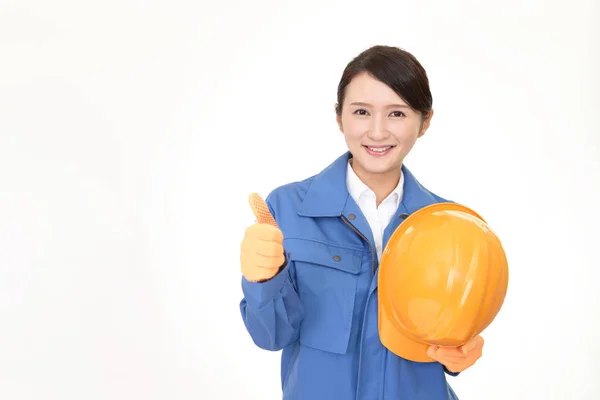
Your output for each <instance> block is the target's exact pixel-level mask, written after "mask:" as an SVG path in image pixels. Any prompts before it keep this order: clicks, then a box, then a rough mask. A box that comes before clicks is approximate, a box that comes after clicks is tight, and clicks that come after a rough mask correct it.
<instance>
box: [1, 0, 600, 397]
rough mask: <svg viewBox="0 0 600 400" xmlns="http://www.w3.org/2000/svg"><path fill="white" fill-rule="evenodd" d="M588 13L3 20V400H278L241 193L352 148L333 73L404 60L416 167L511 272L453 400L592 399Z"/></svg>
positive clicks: (193, 13)
mask: <svg viewBox="0 0 600 400" xmlns="http://www.w3.org/2000/svg"><path fill="white" fill-rule="evenodd" d="M599 13H600V5H599V3H598V2H597V1H593V0H589V1H585V0H571V1H564V0H563V1H542V0H539V1H531V0H529V1H516V0H513V1H503V2H495V3H490V2H476V1H460V2H444V1H442V0H438V1H419V2H417V1H411V2H406V1H387V2H386V1H368V2H367V1H360V2H359V1H337V2H336V1H333V0H328V1H323V2H317V1H312V2H311V1H302V2H300V1H297V2H281V1H274V0H271V1H267V0H262V1H252V2H244V1H241V0H238V1H228V2H216V1H214V2H208V1H206V0H200V1H191V0H188V1H185V0H179V1H163V2H159V1H144V2H142V1H133V0H118V1H117V0H105V1H102V2H100V1H97V2H89V1H85V2H84V1H67V0H57V1H38V2H34V1H23V0H19V1H17V0H15V1H9V2H6V1H2V2H0V398H1V399H6V400H24V399H36V400H38V399H44V400H54V399H61V400H75V399H77V400H83V399H85V400H93V399H107V400H121V399H145V400H155V399H161V400H163V399H164V400H167V399H169V400H171V399H174V400H188V399H211V400H212V399H259V400H265V399H277V398H280V396H281V394H280V382H279V353H269V352H266V351H262V350H259V349H257V348H256V347H255V346H254V345H253V343H252V341H251V340H250V338H249V336H248V334H247V332H246V331H245V328H244V326H243V323H242V319H241V317H240V312H239V308H238V305H239V301H240V299H241V288H240V274H239V262H238V260H239V242H240V240H241V238H242V235H243V232H244V230H245V228H246V226H247V225H248V224H250V223H252V222H254V218H253V216H252V214H251V212H250V209H249V207H248V206H247V195H248V193H249V192H251V191H258V192H259V193H261V194H263V195H265V196H266V195H267V194H268V192H269V191H270V190H272V189H273V188H274V187H276V186H278V185H280V184H283V183H286V182H289V181H294V180H298V179H303V178H305V177H307V176H309V175H312V174H314V173H317V172H319V171H320V170H321V169H322V168H323V167H325V166H326V165H328V164H329V163H330V162H331V161H333V159H335V158H336V157H338V156H339V155H340V154H341V153H342V152H343V151H345V146H344V142H343V137H342V135H341V134H340V133H339V131H338V130H337V127H336V125H335V119H334V118H335V116H334V109H333V105H334V102H335V93H336V88H337V83H338V80H339V78H340V75H341V73H342V70H343V68H344V66H345V65H346V63H347V62H348V61H349V60H350V59H351V58H352V57H354V56H355V55H356V54H358V53H359V52H360V51H362V50H364V49H365V48H367V47H368V46H371V45H373V44H389V45H394V46H400V47H403V48H405V49H407V50H409V51H411V52H412V53H414V54H415V55H416V56H417V58H419V60H420V61H421V62H422V63H423V65H424V66H425V68H426V69H427V71H428V74H429V76H430V79H431V87H432V91H433V96H434V107H435V110H436V114H435V116H434V119H433V123H432V127H431V129H430V130H429V131H428V133H427V135H426V136H425V137H423V138H422V139H420V141H419V142H418V143H417V146H416V147H415V149H414V151H413V153H411V155H410V156H409V157H408V159H407V160H406V163H407V165H408V166H409V168H411V170H412V171H413V172H414V173H415V174H416V176H417V178H418V179H419V180H421V181H422V183H423V184H425V185H426V186H427V187H428V188H430V189H431V190H433V191H434V192H436V193H438V194H440V195H441V196H444V197H447V198H451V199H453V200H456V201H459V202H462V203H464V204H466V205H468V206H470V207H472V208H474V209H475V210H477V211H478V212H479V213H481V214H482V215H483V216H484V217H485V218H486V219H487V220H488V222H489V223H490V224H491V226H492V228H493V229H495V230H496V231H497V233H498V234H499V235H500V237H501V239H502V240H503V243H504V245H505V248H506V251H507V253H508V257H509V261H510V268H511V269H510V273H511V276H510V285H509V292H508V295H507V298H506V302H505V306H504V308H503V309H502V311H501V313H500V315H499V316H498V318H497V319H496V321H495V322H494V323H493V325H492V326H491V327H490V328H489V329H488V330H487V331H486V332H484V337H485V338H486V346H485V348H484V350H485V354H484V357H483V358H482V359H481V360H480V361H479V362H478V363H477V364H476V365H475V366H474V367H473V368H472V369H471V370H470V371H468V372H465V373H464V374H463V375H462V376H460V377H458V378H450V379H451V382H452V385H453V387H454V389H455V390H456V391H457V393H458V395H459V397H460V398H461V400H482V399H485V400H493V399H511V400H513V399H514V400H516V399H527V400H531V399H540V400H548V399H564V398H569V399H585V400H587V399H589V400H593V399H598V398H600V378H599V377H600V345H599V344H598V343H599V342H598V337H599V336H600V327H599V326H598V323H599V320H600V318H599V317H600V300H599V295H598V285H599V278H600V274H599V273H598V270H599V269H600V263H599V262H598V259H599V257H598V254H599V253H598V251H599V250H598V248H599V243H600V240H599V239H600V233H599V225H600V218H599V213H598V205H599V204H600V161H599V159H600V151H599V147H600V138H599V135H600V131H599V129H600V117H599V115H600V113H599V112H598V107H599V106H600V79H599V74H598V71H600V54H599V53H600V28H599V26H600V15H599Z"/></svg>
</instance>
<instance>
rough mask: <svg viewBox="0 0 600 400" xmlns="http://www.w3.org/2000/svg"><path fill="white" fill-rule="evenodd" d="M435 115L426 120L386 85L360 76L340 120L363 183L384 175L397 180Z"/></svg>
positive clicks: (349, 91)
mask: <svg viewBox="0 0 600 400" xmlns="http://www.w3.org/2000/svg"><path fill="white" fill-rule="evenodd" d="M432 115H433V112H430V113H429V115H427V117H426V118H423V117H422V115H421V113H419V112H418V111H415V110H413V109H411V108H410V107H409V106H408V105H407V104H406V102H405V101H404V100H402V98H401V97H400V96H398V95H397V94H396V92H394V91H393V90H392V89H391V88H390V87H389V86H387V85H386V84H384V83H382V82H380V81H378V80H377V79H375V78H373V77H372V76H371V75H369V74H367V73H362V74H360V75H357V76H356V77H355V78H354V79H353V80H352V81H351V82H350V84H349V85H348V86H347V87H346V94H345V99H344V104H343V107H342V114H341V115H338V116H337V122H338V125H339V127H340V130H341V131H342V133H343V134H344V137H345V140H346V144H347V145H348V149H349V150H350V152H351V153H352V155H353V157H354V160H353V164H352V166H353V168H354V170H355V171H356V173H357V174H358V175H359V176H360V177H361V178H362V179H370V178H382V177H383V175H382V174H384V175H385V174H388V175H390V176H392V177H395V178H397V177H398V171H399V169H400V167H401V166H402V163H403V161H404V158H405V157H406V155H407V154H408V153H409V151H410V150H411V149H412V147H413V146H414V144H415V142H416V141H417V139H418V138H419V137H421V136H423V134H425V131H426V130H427V128H429V123H430V121H431V117H432Z"/></svg>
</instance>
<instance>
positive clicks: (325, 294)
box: [286, 239, 364, 354]
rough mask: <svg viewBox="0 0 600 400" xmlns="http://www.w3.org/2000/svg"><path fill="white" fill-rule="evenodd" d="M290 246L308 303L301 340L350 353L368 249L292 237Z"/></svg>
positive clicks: (304, 300) (299, 286)
mask: <svg viewBox="0 0 600 400" xmlns="http://www.w3.org/2000/svg"><path fill="white" fill-rule="evenodd" d="M286 249H287V250H288V252H289V258H290V261H293V262H294V266H295V272H296V274H295V275H296V287H297V290H298V294H299V296H300V299H301V300H302V303H303V305H304V320H303V321H302V325H301V327H300V338H299V340H300V343H302V345H305V346H309V347H312V348H315V349H319V350H323V351H328V352H332V353H337V354H346V352H347V350H348V344H349V341H350V334H351V331H352V325H353V320H354V306H355V301H356V289H357V283H358V274H359V273H360V270H361V263H362V258H363V255H364V251H361V250H356V249H349V248H344V247H339V246H332V245H327V244H323V243H319V242H315V241H311V240H306V239H288V240H287V241H286Z"/></svg>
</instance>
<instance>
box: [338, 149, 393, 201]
mask: <svg viewBox="0 0 600 400" xmlns="http://www.w3.org/2000/svg"><path fill="white" fill-rule="evenodd" d="M346 168H347V172H346V187H347V188H348V193H350V196H352V198H353V199H354V201H355V202H356V204H360V203H359V200H360V198H361V196H363V195H365V194H369V195H372V196H375V194H374V193H373V191H372V190H371V189H370V188H369V187H368V186H367V185H365V183H364V182H363V181H361V180H360V178H359V177H358V175H356V172H354V169H352V166H351V165H350V160H348V164H347V167H346ZM403 194H404V173H403V172H402V170H400V179H399V180H398V185H396V187H395V188H394V190H392V192H391V193H390V194H389V195H388V197H387V198H386V199H385V200H384V201H388V199H391V200H393V202H394V206H395V207H396V208H397V207H398V205H399V204H400V202H401V201H402V196H403Z"/></svg>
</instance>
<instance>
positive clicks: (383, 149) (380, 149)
mask: <svg viewBox="0 0 600 400" xmlns="http://www.w3.org/2000/svg"><path fill="white" fill-rule="evenodd" d="M363 147H364V148H365V149H366V150H367V153H369V154H370V155H372V156H375V157H381V156H385V155H386V154H388V153H389V152H390V151H391V150H392V149H393V148H394V147H396V146H363Z"/></svg>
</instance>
